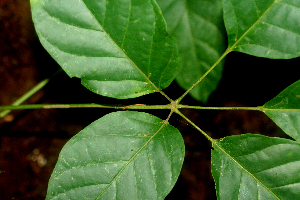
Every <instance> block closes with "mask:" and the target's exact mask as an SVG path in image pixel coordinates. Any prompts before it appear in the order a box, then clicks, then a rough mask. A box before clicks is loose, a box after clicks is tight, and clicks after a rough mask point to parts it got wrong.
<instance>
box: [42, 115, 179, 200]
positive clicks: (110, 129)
mask: <svg viewBox="0 0 300 200" xmlns="http://www.w3.org/2000/svg"><path fill="white" fill-rule="evenodd" d="M183 159H184V141H183V138H182V136H181V134H180V132H179V131H178V130H177V129H176V128H174V127H173V126H171V125H169V124H168V123H165V122H164V121H163V120H161V119H159V118H157V117H154V116H153V115H150V114H147V113H142V112H135V111H123V112H114V113H110V114H108V115H105V116H104V117H102V118H100V119H99V120H97V121H95V122H93V123H92V124H90V125H89V126H87V127H86V128H85V129H83V130H82V131H81V132H80V133H78V134H77V135H75V136H74V137H73V138H71V139H70V140H69V141H68V142H67V144H66V145H65V146H64V147H63V149H62V151H61V153H60V155H59V158H58V162H57V164H56V166H55V169H54V172H53V173H52V175H51V178H50V181H49V187H48V193H47V199H103V200H106V199H130V200H135V199H136V200H140V199H153V200H154V199H155V200H156V199H164V198H165V197H166V196H167V194H168V193H169V192H170V191H171V189H172V188H173V186H174V184H175V182H176V181H177V178H178V176H179V173H180V170H181V167H182V163H183Z"/></svg>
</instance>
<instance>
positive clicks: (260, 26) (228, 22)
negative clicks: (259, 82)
mask: <svg viewBox="0 0 300 200" xmlns="http://www.w3.org/2000/svg"><path fill="white" fill-rule="evenodd" d="M223 9H224V21H225V26H226V30H227V35H228V43H229V47H232V48H233V50H234V51H239V52H243V53H247V54H250V55H254V56H259V57H266V58H281V59H288V58H294V57H298V56H300V28H299V27H300V20H299V19H300V1H298V0H223Z"/></svg>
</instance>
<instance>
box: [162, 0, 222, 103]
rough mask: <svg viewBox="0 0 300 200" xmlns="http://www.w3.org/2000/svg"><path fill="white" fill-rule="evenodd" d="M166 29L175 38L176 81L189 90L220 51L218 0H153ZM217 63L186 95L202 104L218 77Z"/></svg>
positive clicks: (212, 89)
mask: <svg viewBox="0 0 300 200" xmlns="http://www.w3.org/2000/svg"><path fill="white" fill-rule="evenodd" d="M157 2H158V4H159V6H160V7H161V9H162V12H163V15H164V17H165V19H166V21H167V25H168V32H169V33H170V34H171V35H172V36H173V37H174V38H175V39H176V40H177V44H178V52H179V58H180V65H181V68H180V69H181V70H180V72H179V73H178V75H177V77H176V81H177V83H178V84H179V85H180V86H181V87H182V88H184V89H185V90H187V89H189V88H190V87H191V86H192V85H193V84H194V83H195V82H196V81H197V80H198V79H199V78H200V77H201V76H202V75H203V74H204V73H205V72H206V71H207V70H208V69H209V68H210V67H211V66H212V65H213V64H214V63H215V62H216V61H217V60H218V59H219V58H220V57H221V55H222V54H223V53H224V51H225V49H226V38H225V29H224V22H223V17H222V1H221V0H209V1H199V0H157ZM223 64H224V62H221V63H220V64H219V65H218V66H217V67H216V68H215V69H214V70H213V71H212V72H211V73H209V74H208V76H207V77H206V78H205V79H204V80H203V81H201V82H200V83H199V84H198V85H197V86H196V87H195V88H194V89H193V90H192V91H191V92H190V95H191V96H192V97H193V98H195V99H197V100H198V101H201V102H203V103H206V101H207V100H208V97H209V95H210V94H211V93H212V92H213V91H214V90H215V89H216V88H217V85H218V83H219V81H220V79H221V76H222V69H223V68H222V67H223Z"/></svg>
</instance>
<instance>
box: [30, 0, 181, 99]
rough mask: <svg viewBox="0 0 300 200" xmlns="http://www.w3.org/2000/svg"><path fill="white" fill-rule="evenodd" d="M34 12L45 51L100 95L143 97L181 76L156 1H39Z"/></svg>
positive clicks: (171, 42)
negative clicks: (178, 75)
mask: <svg viewBox="0 0 300 200" xmlns="http://www.w3.org/2000/svg"><path fill="white" fill-rule="evenodd" d="M31 8H32V18H33V21H34V25H35V28H36V31H37V34H38V36H39V38H40V41H41V43H42V45H43V46H44V48H45V49H46V50H47V51H48V52H49V54H50V55H51V56H52V57H53V58H54V59H55V60H56V61H57V62H58V63H59V64H60V65H61V67H62V68H63V69H64V70H65V72H66V73H67V74H68V75H69V76H70V77H78V78H81V80H82V84H83V85H84V86H85V87H87V88H88V89H89V90H91V91H93V92H95V93H98V94H101V95H104V96H109V97H114V98H121V99H126V98H133V97H138V96H141V95H144V94H148V93H152V92H157V91H158V90H160V89H164V88H166V87H167V86H169V84H170V83H171V82H172V80H174V78H175V76H176V75H177V72H178V70H179V68H178V63H177V57H178V53H177V47H176V43H175V40H174V39H172V38H171V37H170V36H169V35H168V34H167V32H166V24H165V21H164V19H163V16H162V14H161V11H160V9H159V7H158V6H157V4H156V2H155V1H154V0H107V1H97V0H51V1H50V0H35V1H31Z"/></svg>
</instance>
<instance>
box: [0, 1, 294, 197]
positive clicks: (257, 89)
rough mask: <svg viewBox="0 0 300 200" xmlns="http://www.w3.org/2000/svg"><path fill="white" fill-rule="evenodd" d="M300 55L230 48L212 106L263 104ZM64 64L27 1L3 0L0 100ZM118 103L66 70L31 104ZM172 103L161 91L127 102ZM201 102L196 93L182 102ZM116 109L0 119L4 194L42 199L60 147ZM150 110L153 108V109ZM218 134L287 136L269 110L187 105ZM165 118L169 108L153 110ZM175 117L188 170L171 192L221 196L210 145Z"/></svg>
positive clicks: (172, 90) (285, 81)
mask: <svg viewBox="0 0 300 200" xmlns="http://www.w3.org/2000/svg"><path fill="white" fill-rule="evenodd" d="M299 61H300V60H299V59H292V60H268V59H263V58H256V57H252V56H248V55H245V54H241V53H235V52H233V53H230V55H229V56H228V57H227V60H226V65H225V68H224V74H223V79H222V80H221V82H220V84H219V87H218V89H217V90H216V91H215V92H214V93H213V94H212V95H211V97H210V99H209V101H208V103H207V105H208V106H261V105H263V104H264V103H265V102H267V101H268V100H270V99H271V98H273V97H274V96H276V95H277V94H278V93H279V92H280V91H281V90H283V89H284V88H285V87H287V86H288V85H290V84H291V83H293V82H295V81H296V80H298V79H299V78H300V73H299ZM58 69H59V66H58V65H57V64H56V63H55V61H53V60H52V58H51V57H50V56H49V55H48V54H47V52H46V51H45V50H44V49H43V47H42V46H41V45H40V43H39V41H38V38H37V36H36V33H35V31H34V27H33V23H32V20H31V14H30V5H29V0H0V105H9V104H11V103H13V102H14V101H15V100H16V99H18V98H19V97H20V96H21V95H23V94H24V93H26V92H27V91H28V90H29V89H31V88H32V87H33V86H35V85H36V84H37V83H38V82H39V81H41V80H43V79H45V78H47V77H49V76H50V75H52V74H53V73H54V72H56V71H57V70H58ZM165 92H166V93H167V94H168V95H169V96H170V97H171V98H173V99H176V98H177V97H179V95H181V94H182V93H183V92H184V91H183V90H182V89H180V88H179V87H178V85H177V84H176V83H175V82H174V83H172V85H171V86H170V87H168V88H167V89H166V90H165ZM46 103H47V104H53V103H109V104H111V103H113V104H119V103H120V101H118V100H112V99H109V98H105V97H101V96H98V95H96V94H94V93H92V92H89V91H88V90H87V89H85V88H84V87H83V86H81V84H80V80H78V79H70V78H68V76H67V75H65V74H64V73H61V74H60V75H58V76H56V77H55V78H53V79H51V81H50V83H49V84H48V85H47V86H46V87H44V88H43V89H42V90H41V91H39V92H38V93H37V94H35V95H34V96H33V97H32V98H30V99H29V100H28V101H27V102H26V104H46ZM135 103H146V104H163V103H167V102H166V101H165V99H163V98H162V97H161V96H160V95H158V94H151V95H148V96H146V97H142V98H137V99H133V100H125V102H124V101H122V104H135ZM182 103H184V104H189V105H201V104H200V103H199V102H197V101H194V100H193V99H192V98H190V97H186V98H185V99H184V101H183V102H182ZM112 111H114V110H106V109H65V110H64V109H55V110H21V111H14V112H11V113H10V114H9V115H7V116H6V117H4V118H2V119H0V171H5V172H4V173H1V174H0V199H3V200H10V199H20V200H21V199H22V200H24V199H26V200H27V199H44V198H45V196H46V191H47V183H48V180H49V177H50V175H51V172H52V170H53V168H54V166H55V163H56V161H57V157H58V154H59V152H60V150H61V148H62V147H63V145H64V144H65V143H66V142H67V141H68V139H69V138H70V137H72V136H73V135H75V134H76V133H78V132H79V131H80V130H82V129H83V128H84V127H85V126H87V125H88V124H90V123H91V122H93V121H95V120H96V119H98V118H100V117H102V116H103V115H105V114H107V113H109V112H112ZM147 112H148V111H147ZM182 112H183V113H184V114H185V115H186V116H188V117H189V118H190V119H191V120H192V121H193V122H195V123H196V124H197V125H199V126H200V127H201V128H202V129H203V130H205V131H206V132H207V133H208V134H209V135H211V136H212V137H213V138H221V137H225V136H227V135H235V134H244V133H253V134H259V133H260V134H264V135H268V136H277V137H278V136H279V137H286V135H285V134H284V133H283V132H282V131H281V129H279V128H278V127H277V126H276V125H275V124H274V123H273V122H272V121H271V120H270V119H269V118H268V117H266V116H265V115H264V114H263V113H260V112H256V111H198V110H182ZM149 113H152V114H154V115H156V116H158V117H161V118H166V117H167V115H168V112H165V111H163V112H161V111H149ZM170 123H171V124H172V125H174V126H175V127H177V128H178V129H179V130H180V132H181V133H182V135H183V138H184V140H185V144H186V157H185V161H184V165H183V169H182V172H181V175H180V177H179V180H178V182H177V184H176V185H175V188H174V189H173V190H172V192H171V193H170V194H169V195H168V197H167V198H166V199H188V200H204V199H205V200H207V199H216V197H215V191H214V182H213V179H212V176H211V172H210V151H211V144H210V143H209V142H208V141H207V139H206V138H205V137H204V136H202V135H201V134H200V133H199V132H198V131H197V130H195V129H194V128H193V127H191V126H189V125H187V123H186V122H185V121H184V120H183V119H181V118H180V117H179V116H176V115H174V116H173V117H172V118H171V121H170Z"/></svg>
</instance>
